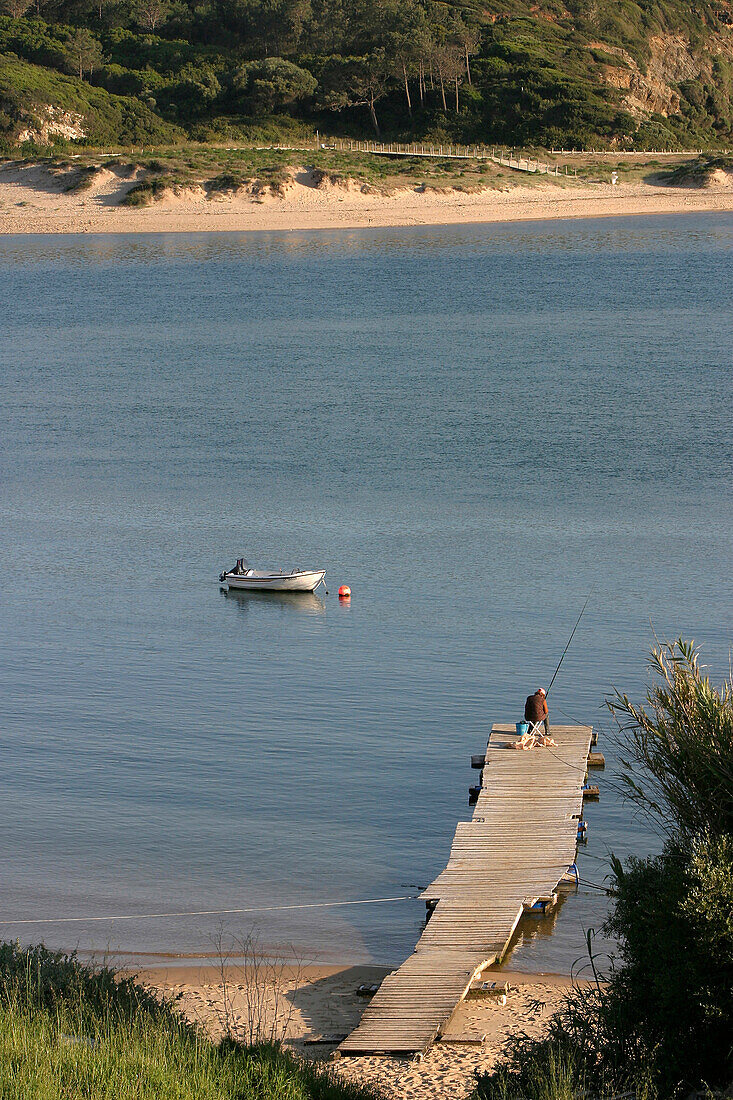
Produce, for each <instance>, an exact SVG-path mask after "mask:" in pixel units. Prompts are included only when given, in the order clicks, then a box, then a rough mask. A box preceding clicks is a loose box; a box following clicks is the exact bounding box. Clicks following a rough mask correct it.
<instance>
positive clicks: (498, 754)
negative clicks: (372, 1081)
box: [339, 725, 592, 1054]
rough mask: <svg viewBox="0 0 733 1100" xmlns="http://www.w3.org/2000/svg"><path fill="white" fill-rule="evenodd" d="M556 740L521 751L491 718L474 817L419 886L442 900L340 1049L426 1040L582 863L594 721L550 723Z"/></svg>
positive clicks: (409, 1046)
mask: <svg viewBox="0 0 733 1100" xmlns="http://www.w3.org/2000/svg"><path fill="white" fill-rule="evenodd" d="M550 734H551V736H552V737H553V738H554V739H555V741H556V742H557V748H552V749H550V748H537V749H531V750H529V751H527V752H520V751H517V750H516V749H513V748H512V747H511V746H512V744H513V742H515V741H516V740H517V735H516V732H515V727H514V726H513V725H511V726H509V725H494V726H493V727H492V729H491V734H490V737H489V742H488V746H487V750H486V765H485V766H484V769H483V772H482V777H481V789H480V791H479V795H478V800H477V802H476V806H475V809H474V813H473V819H472V820H471V821H468V822H462V823H460V824H459V825H458V827H457V829H456V834H455V838H454V840H453V846H452V848H451V853H450V858H449V860H448V865H447V867H446V869H445V870H444V871H442V872H441V873H440V874H439V875H438V877H437V878H436V879H435V881H434V882H432V883H431V884H430V886H428V888H427V889H426V890H425V891H423V893H422V894H421V895H420V897H421V898H424V899H425V901H426V902H429V903H430V904H433V903H434V904H435V908H434V910H433V913H432V916H431V917H430V920H429V921H428V923H427V925H426V927H425V931H424V932H423V934H422V935H421V937H420V939H419V940H418V943H417V946H416V947H415V951H414V952H413V954H412V955H410V957H409V958H408V959H407V960H406V961H405V962H404V963H403V964H402V966H400V968H399V969H398V970H395V971H394V972H393V973H392V974H389V975H388V976H387V977H386V978H385V979H384V981H383V982H382V984H381V986H380V988H379V991H378V992H377V993H376V995H375V996H374V998H373V1000H372V1001H371V1003H370V1005H369V1007H368V1008H367V1009H366V1011H365V1012H364V1015H363V1016H362V1018H361V1022H360V1024H359V1026H358V1027H357V1028H356V1029H355V1030H354V1031H353V1032H352V1033H351V1035H349V1036H348V1038H347V1039H345V1040H344V1041H343V1042H342V1043H341V1045H340V1047H339V1050H340V1052H341V1053H342V1054H389V1053H393V1054H408V1053H413V1052H414V1051H422V1050H425V1048H426V1047H428V1046H429V1045H430V1043H432V1042H433V1041H434V1040H435V1039H436V1038H437V1036H438V1034H439V1032H440V1031H441V1029H444V1028H445V1026H446V1024H447V1023H448V1021H449V1019H450V1017H451V1015H452V1014H453V1012H454V1010H455V1009H456V1007H457V1006H458V1004H459V1003H460V1002H461V1001H462V1000H463V998H464V997H465V996H466V994H467V992H468V990H469V988H470V986H471V983H472V982H473V981H474V979H475V978H476V977H477V976H478V974H480V972H481V971H482V970H483V969H484V967H486V966H488V965H489V964H490V963H493V962H497V961H499V960H500V959H501V958H502V956H503V955H504V954H505V952H506V950H507V948H508V946H509V943H510V941H511V938H512V936H513V934H514V931H515V929H516V927H517V925H518V923H519V921H520V919H521V917H522V913H523V912H524V909H525V907H527V906H529V905H532V904H534V903H536V902H537V901H540V900H543V899H548V898H551V897H552V895H553V893H554V892H555V890H556V888H557V886H558V884H559V882H560V880H561V879H562V878H563V877H564V875H565V873H566V872H567V870H568V868H569V867H570V866H571V865H572V864H574V863H575V857H576V852H577V834H578V820H579V818H580V817H581V814H582V809H583V793H582V787H583V782H584V780H585V776H586V771H587V763H588V753H589V751H590V747H591V736H592V728H591V727H590V726H551V727H550Z"/></svg>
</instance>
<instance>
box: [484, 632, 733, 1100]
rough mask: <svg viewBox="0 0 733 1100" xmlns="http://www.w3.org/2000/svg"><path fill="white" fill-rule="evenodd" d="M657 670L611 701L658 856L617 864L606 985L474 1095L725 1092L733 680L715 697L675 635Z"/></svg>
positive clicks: (518, 1051)
mask: <svg viewBox="0 0 733 1100" xmlns="http://www.w3.org/2000/svg"><path fill="white" fill-rule="evenodd" d="M652 668H653V670H654V671H655V672H656V674H657V676H658V677H659V681H658V683H657V684H656V686H655V687H653V688H652V689H651V690H650V691H649V693H648V695H647V700H646V704H645V705H644V706H638V705H636V704H634V703H632V702H631V701H630V700H629V699H628V697H627V696H626V695H621V694H617V695H616V697H615V698H614V700H613V701H612V702H611V703H610V706H611V709H612V710H613V712H614V714H615V715H616V716H617V718H619V719H620V722H621V723H622V732H623V735H624V739H623V745H624V751H625V765H624V768H625V780H626V788H627V791H628V793H629V796H630V798H631V799H632V801H633V803H635V804H636V806H637V807H638V809H639V810H640V811H641V812H643V813H646V814H648V815H649V816H650V817H651V818H652V820H654V821H655V822H656V823H657V824H658V825H661V826H662V827H663V828H664V830H665V832H666V833H667V837H668V839H667V841H666V843H665V846H664V850H663V852H662V854H661V855H660V856H657V857H655V858H648V859H631V860H629V861H628V863H627V864H626V865H625V866H622V865H621V863H620V862H619V861H618V860H617V859H613V860H612V876H611V882H612V889H613V893H614V895H615V903H614V907H613V911H612V913H611V915H610V917H609V919H608V922H607V931H608V932H609V933H610V934H611V935H613V936H615V937H616V938H617V940H618V943H619V955H620V957H619V960H618V961H617V962H616V964H615V965H614V967H613V968H612V970H611V972H610V974H609V975H608V981H607V982H606V983H600V982H599V983H598V984H597V985H595V986H593V987H591V988H590V989H578V990H577V991H575V992H574V994H573V995H572V996H571V997H570V998H569V999H568V1001H567V1003H566V1005H565V1007H564V1008H563V1009H562V1011H561V1012H560V1013H559V1014H558V1015H557V1016H555V1017H554V1018H553V1020H552V1021H551V1023H550V1029H549V1034H548V1036H547V1038H546V1039H544V1040H542V1041H540V1042H536V1041H528V1040H525V1041H519V1042H518V1043H517V1044H516V1046H515V1049H514V1050H513V1052H512V1054H511V1057H510V1060H509V1061H508V1063H507V1064H506V1065H505V1066H503V1067H501V1068H500V1069H499V1070H498V1071H497V1072H495V1073H492V1074H486V1075H484V1076H482V1077H481V1078H480V1079H479V1083H478V1088H477V1097H478V1098H479V1100H520V1098H523V1100H540V1098H542V1100H561V1098H568V1100H571V1098H573V1097H575V1096H580V1095H582V1094H586V1095H587V1094H588V1093H590V1094H591V1095H593V1096H599V1097H605V1096H612V1095H617V1094H618V1093H619V1092H627V1090H628V1092H629V1093H631V1094H632V1095H633V1096H635V1097H637V1098H638V1100H642V1098H644V1100H654V1098H658V1100H670V1098H672V1097H677V1096H687V1095H688V1094H689V1093H690V1091H691V1090H694V1089H698V1090H699V1089H705V1088H709V1089H716V1090H721V1091H722V1090H725V1089H728V1088H730V1086H731V1084H733V685H731V683H730V681H729V682H727V683H725V684H724V685H723V687H722V688H721V689H720V690H716V689H715V688H714V687H713V686H712V685H711V684H710V682H709V680H708V679H707V677H706V676H704V675H703V673H702V670H701V669H700V666H699V663H698V656H697V653H696V651H695V649H694V647H693V646H692V645H689V644H687V643H685V642H683V641H678V642H676V643H675V644H673V645H670V646H661V647H658V648H657V649H655V650H654V651H653V654H652ZM591 944H592V938H591V937H589V950H592V947H591Z"/></svg>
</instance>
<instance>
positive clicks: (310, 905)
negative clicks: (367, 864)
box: [0, 894, 417, 925]
mask: <svg viewBox="0 0 733 1100" xmlns="http://www.w3.org/2000/svg"><path fill="white" fill-rule="evenodd" d="M416 898H417V894H402V895H401V896H400V897H391V898H360V899H359V900H358V901H309V902H303V903H302V904H300V905H262V906H252V907H250V908H247V909H195V910H191V911H190V912H185V913H118V914H116V915H114V916H105V917H34V918H32V919H29V920H0V925H5V924H12V925H19V924H89V923H91V922H92V921H115V920H172V919H174V918H176V917H224V916H231V915H234V914H238V913H275V912H282V911H284V910H288V909H333V908H336V907H337V906H344V905H384V904H386V903H387V902H393V901H415V899H416Z"/></svg>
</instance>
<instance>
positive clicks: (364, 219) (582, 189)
mask: <svg viewBox="0 0 733 1100" xmlns="http://www.w3.org/2000/svg"><path fill="white" fill-rule="evenodd" d="M127 189H129V184H128V185H124V184H123V183H122V182H121V180H120V179H119V177H118V176H117V175H115V173H113V172H101V173H100V177H99V179H98V180H97V181H96V183H95V186H94V187H92V188H90V189H89V190H86V191H83V192H81V193H71V194H70V193H68V192H63V191H62V190H60V188H59V187H58V186H54V185H53V184H52V183H50V182H49V179H48V176H47V175H45V176H44V175H43V169H42V168H41V167H40V166H31V167H27V168H18V167H17V166H5V167H3V168H0V235H2V236H26V235H45V234H49V235H61V234H81V233H91V234H122V233H132V234H148V233H219V232H228V233H247V232H284V231H289V232H311V231H322V230H334V229H342V230H354V229H366V228H374V229H376V228H388V227H407V226H449V225H450V226H455V225H481V224H500V223H504V222H519V221H549V220H559V219H581V218H613V217H631V216H651V215H655V214H667V215H676V214H693V213H731V212H733V181H730V182H726V183H719V184H715V185H714V186H706V187H680V186H676V187H665V186H661V185H659V184H651V183H638V182H637V183H619V184H618V185H616V186H615V187H614V186H612V185H611V184H603V183H594V184H588V183H578V184H575V183H574V184H571V185H565V184H562V185H558V184H546V183H541V184H537V185H535V186H526V185H520V186H515V187H512V188H506V189H503V190H498V189H489V188H484V189H483V190H479V191H459V190H455V189H454V190H450V189H445V190H439V189H436V190H431V189H419V188H401V189H399V190H397V191H394V192H392V193H389V194H375V193H374V192H373V191H371V192H369V191H368V192H366V193H365V191H364V190H362V189H361V188H360V187H358V186H356V185H355V183H354V181H348V182H347V183H346V184H343V185H338V186H336V185H334V186H329V187H326V188H325V189H324V188H322V187H319V186H317V185H315V184H314V183H312V182H310V181H309V180H308V179H306V181H305V182H299V181H297V180H294V181H293V182H292V183H291V185H290V186H289V187H288V188H287V189H286V191H285V192H284V194H282V195H281V196H275V195H268V196H266V197H265V198H253V197H252V196H251V195H240V194H233V195H228V196H225V197H218V198H214V199H212V198H207V196H206V195H205V193H204V192H203V190H202V189H200V188H199V189H198V190H197V189H189V190H185V191H182V192H180V193H177V194H174V193H173V192H170V193H168V194H166V195H165V196H164V198H163V199H162V200H160V201H158V202H156V203H154V204H153V205H151V206H146V207H142V208H136V207H125V206H122V205H120V202H121V200H122V199H123V198H124V195H125V193H126V190H127Z"/></svg>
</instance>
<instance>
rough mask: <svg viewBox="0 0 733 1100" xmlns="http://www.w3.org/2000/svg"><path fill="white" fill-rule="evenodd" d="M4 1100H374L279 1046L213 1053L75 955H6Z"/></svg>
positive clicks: (160, 1005)
mask: <svg viewBox="0 0 733 1100" xmlns="http://www.w3.org/2000/svg"><path fill="white" fill-rule="evenodd" d="M0 1096H2V1098H3V1100H31V1098H32V1100H67V1098H72V1097H73V1098H74V1100H77V1098H78V1100H377V1094H376V1093H375V1092H374V1091H372V1090H370V1089H366V1088H362V1087H360V1086H356V1085H350V1084H347V1083H343V1082H340V1081H338V1080H336V1079H335V1078H334V1076H333V1074H332V1073H331V1072H330V1071H329V1070H328V1069H325V1068H323V1067H318V1066H315V1065H313V1064H312V1063H308V1062H304V1061H300V1060H298V1059H296V1058H295V1057H294V1056H292V1055H291V1054H289V1053H287V1052H286V1051H284V1050H282V1049H280V1048H278V1047H276V1046H257V1047H250V1048H247V1047H242V1046H238V1045H236V1044H234V1043H232V1042H231V1041H228V1040H227V1041H225V1042H224V1043H222V1044H220V1045H218V1046H216V1045H214V1044H213V1043H212V1042H210V1041H209V1040H208V1039H207V1038H206V1036H205V1035H204V1034H203V1032H202V1031H201V1030H200V1029H197V1028H195V1027H193V1026H191V1025H190V1024H188V1023H186V1022H185V1021H184V1020H183V1019H182V1018H181V1017H180V1016H179V1015H178V1014H177V1013H176V1010H175V1007H174V1005H173V1004H171V1003H165V1002H159V1001H157V1000H155V998H153V997H152V996H151V995H150V994H148V993H147V992H146V991H145V990H144V989H142V988H140V987H139V986H137V985H135V983H134V982H132V981H130V980H127V981H122V982H118V981H117V980H116V979H115V976H114V975H113V973H112V972H111V971H109V970H105V969H103V970H98V971H93V970H92V969H90V968H88V967H85V966H82V965H81V964H80V963H79V962H78V961H77V960H76V959H75V958H74V957H73V956H71V957H65V956H62V955H56V954H53V953H51V952H48V951H46V950H45V949H44V948H34V949H31V950H30V951H28V952H24V951H21V950H19V949H18V948H17V947H15V946H14V945H9V944H4V945H2V946H1V947H0Z"/></svg>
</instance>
